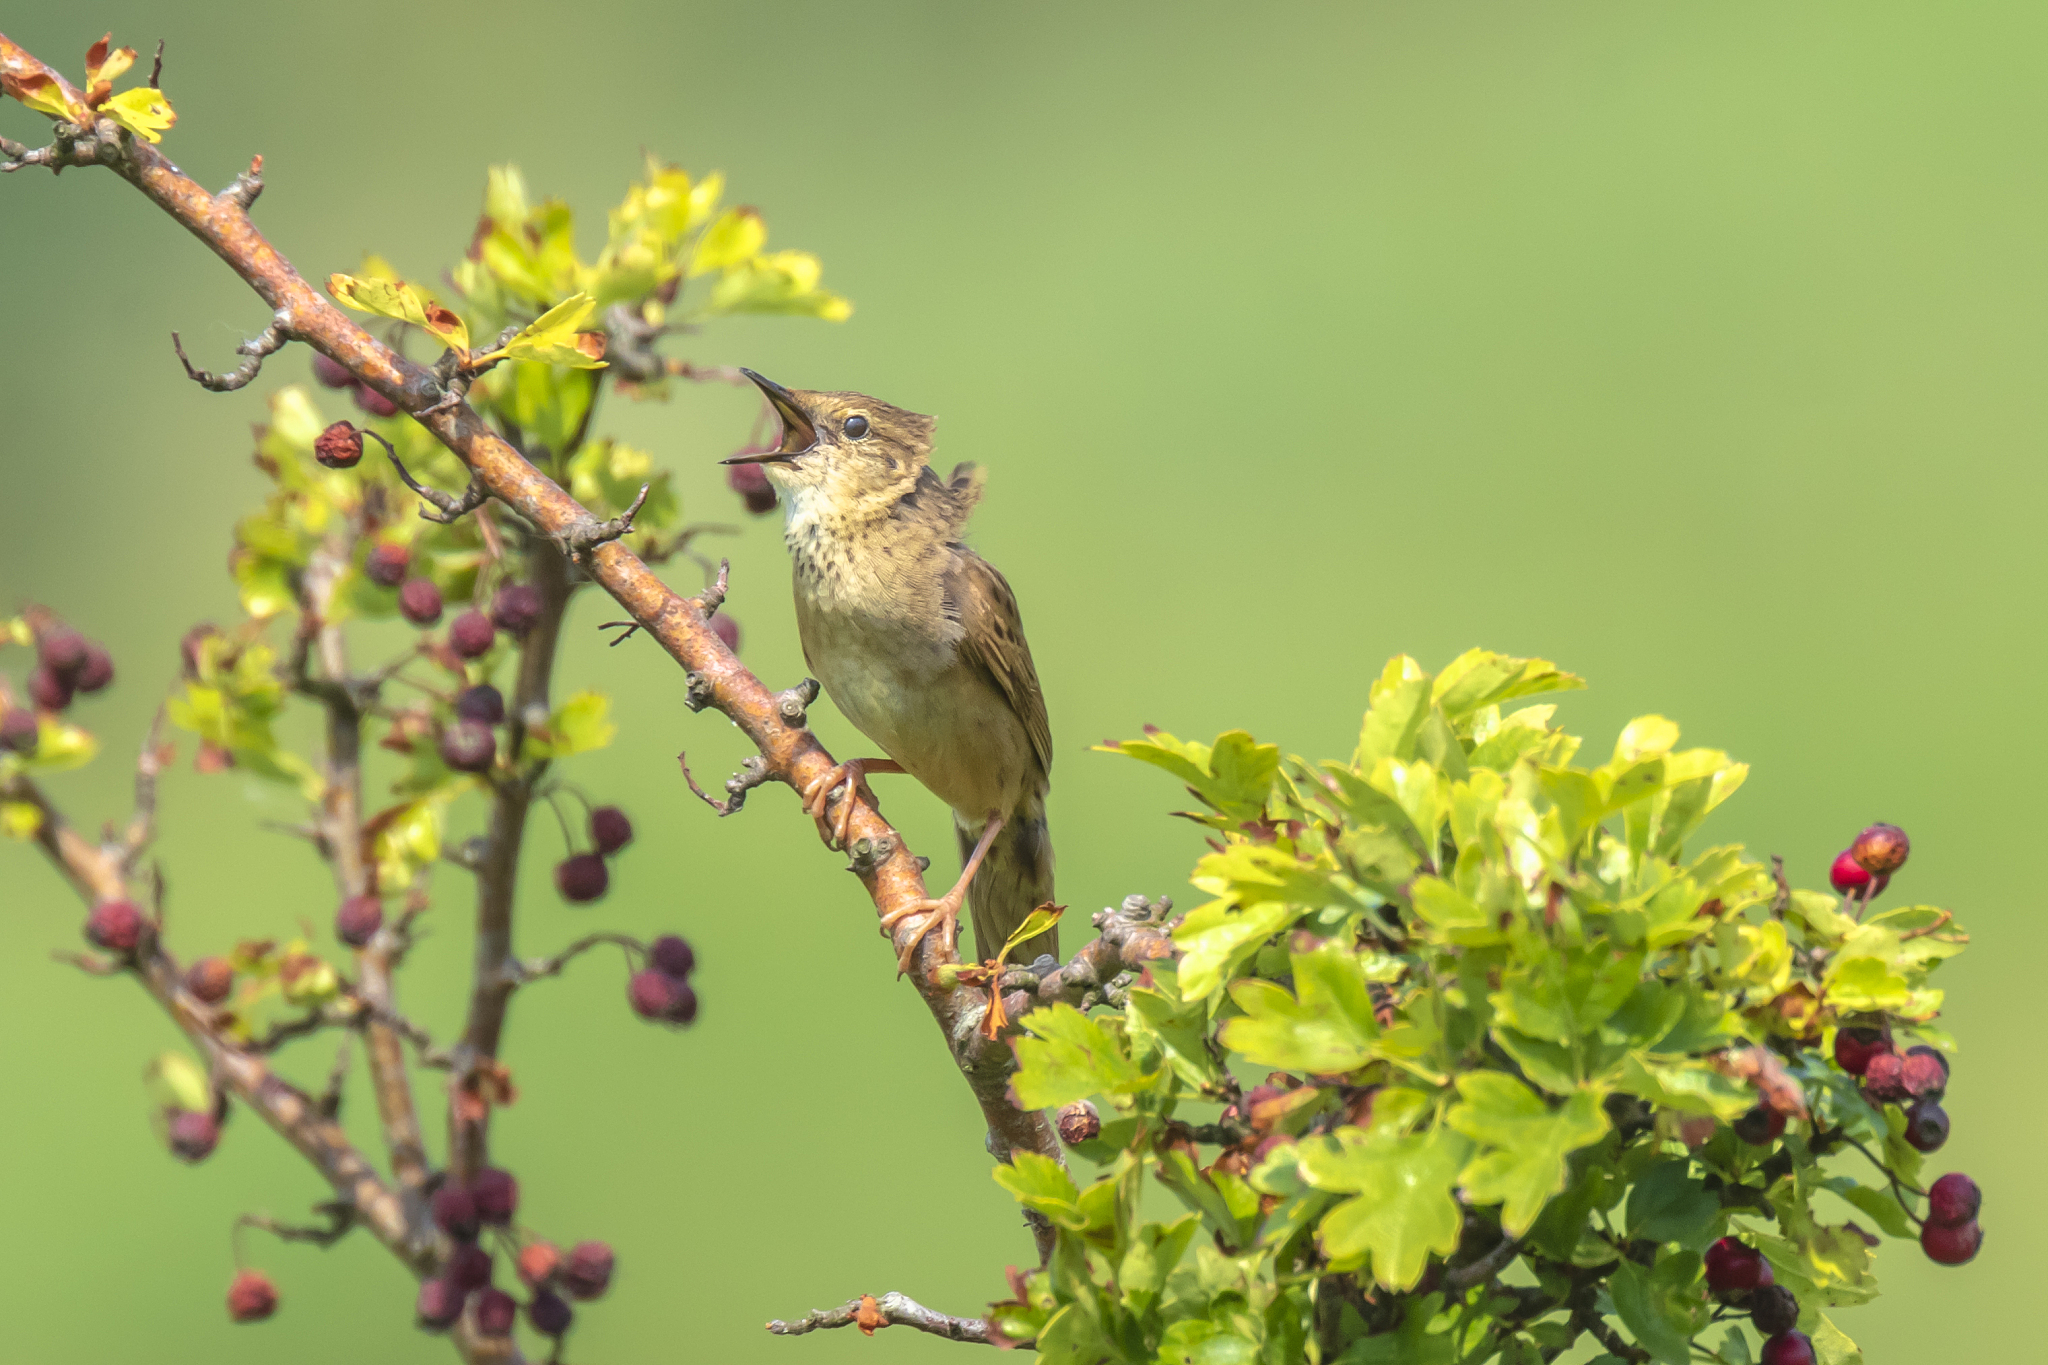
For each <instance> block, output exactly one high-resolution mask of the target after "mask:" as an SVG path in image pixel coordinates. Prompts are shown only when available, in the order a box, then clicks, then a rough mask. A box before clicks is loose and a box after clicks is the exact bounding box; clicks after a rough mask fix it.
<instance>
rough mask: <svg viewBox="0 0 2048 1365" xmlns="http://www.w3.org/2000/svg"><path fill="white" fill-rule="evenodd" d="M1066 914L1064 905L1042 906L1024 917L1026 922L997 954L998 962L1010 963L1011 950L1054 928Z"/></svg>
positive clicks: (1018, 927)
mask: <svg viewBox="0 0 2048 1365" xmlns="http://www.w3.org/2000/svg"><path fill="white" fill-rule="evenodd" d="M1066 913H1067V907H1066V906H1064V905H1041V906H1039V907H1038V908H1037V909H1036V910H1033V911H1032V912H1031V913H1030V914H1028V915H1026V916H1025V917H1024V922H1023V923H1022V924H1020V925H1018V926H1017V927H1016V929H1015V930H1013V931H1012V932H1011V934H1010V937H1009V938H1008V939H1007V940H1005V941H1004V943H1003V950H1002V951H1001V952H1000V953H997V954H996V961H998V962H1007V961H1009V958H1010V950H1011V949H1013V948H1015V947H1016V946H1017V945H1018V944H1020V943H1022V942H1024V941H1025V940H1026V939H1030V938H1035V937H1037V936H1038V935H1040V934H1042V933H1044V932H1045V931H1046V930H1048V929H1050V928H1052V927H1053V926H1054V925H1055V924H1058V923H1059V922H1060V916H1062V915H1064V914H1066Z"/></svg>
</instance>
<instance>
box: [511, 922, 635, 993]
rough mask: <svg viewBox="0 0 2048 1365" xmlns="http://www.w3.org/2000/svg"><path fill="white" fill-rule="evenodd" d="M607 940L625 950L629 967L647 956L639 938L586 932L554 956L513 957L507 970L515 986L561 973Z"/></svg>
mask: <svg viewBox="0 0 2048 1365" xmlns="http://www.w3.org/2000/svg"><path fill="white" fill-rule="evenodd" d="M607 943H609V944H612V945H613V946H615V947H617V948H619V949H621V950H623V951H624V953H625V954H626V964H627V965H628V966H635V965H637V964H638V963H639V961H640V959H641V958H643V957H645V956H646V955H647V945H646V944H644V943H642V942H641V941H640V940H639V939H637V938H629V937H627V936H626V935H625V934H586V935H584V936H583V937H582V938H579V939H577V940H576V941H575V942H574V943H572V944H570V945H569V946H568V947H566V948H564V949H562V951H561V952H559V953H556V954H555V955H554V956H553V957H529V958H514V959H512V961H511V962H509V963H507V964H506V968H505V969H506V971H508V972H509V973H510V974H511V977H512V984H513V985H515V986H524V985H526V984H527V983H529V982H533V981H539V980H540V979H542V978H543V977H549V976H559V975H561V972H562V969H563V968H564V967H566V966H568V965H569V963H570V962H572V961H574V960H575V959H576V958H578V957H581V956H582V955H583V954H585V953H587V952H589V951H590V950H591V949H592V948H597V947H602V946H603V945H605V944H607Z"/></svg>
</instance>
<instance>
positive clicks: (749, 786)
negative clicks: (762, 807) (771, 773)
mask: <svg viewBox="0 0 2048 1365" xmlns="http://www.w3.org/2000/svg"><path fill="white" fill-rule="evenodd" d="M676 763H677V765H678V766H680V767H681V768H682V770H683V781H685V782H687V783H689V784H690V790H691V791H693V792H695V793H696V794H697V799H698V800H700V801H702V802H703V803H704V804H705V805H707V806H709V807H711V809H713V810H715V811H717V812H718V813H719V814H720V815H734V814H737V813H738V811H739V809H740V808H741V807H742V806H744V805H746V804H747V793H748V792H750V791H752V790H753V789H754V788H756V787H758V786H760V785H761V784H762V783H763V782H766V781H767V780H768V764H767V762H766V761H765V760H763V759H762V757H761V756H760V755H759V754H749V755H748V756H747V757H746V758H745V759H743V760H742V761H741V763H740V770H739V771H738V772H736V773H734V774H733V775H732V776H731V777H728V778H727V779H725V800H723V801H717V800H713V799H712V797H711V796H710V795H709V794H708V793H707V792H706V791H705V790H704V789H703V788H702V787H700V786H698V785H697V779H696V778H694V777H692V776H690V765H689V762H688V761H687V760H686V758H685V757H684V755H682V754H677V755H676Z"/></svg>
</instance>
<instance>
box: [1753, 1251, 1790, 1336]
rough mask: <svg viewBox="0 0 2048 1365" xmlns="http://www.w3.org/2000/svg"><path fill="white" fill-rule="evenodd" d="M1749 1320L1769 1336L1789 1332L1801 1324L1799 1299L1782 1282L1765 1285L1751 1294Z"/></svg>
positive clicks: (1760, 1331)
mask: <svg viewBox="0 0 2048 1365" xmlns="http://www.w3.org/2000/svg"><path fill="white" fill-rule="evenodd" d="M1766 1264H1768V1262H1766ZM1749 1320H1750V1321H1751V1322H1753V1323H1755V1324H1756V1330H1757V1331H1758V1332H1759V1333H1760V1334H1762V1335H1764V1336H1767V1337H1770V1336H1776V1335H1777V1334H1778V1333H1780V1332H1789V1331H1791V1330H1792V1329H1793V1328H1795V1327H1797V1326H1798V1325H1799V1300H1798V1299H1797V1298H1795V1297H1793V1294H1792V1291H1791V1290H1789V1289H1787V1288H1785V1286H1783V1285H1781V1284H1771V1285H1765V1286H1763V1287H1762V1288H1760V1289H1758V1290H1757V1291H1756V1293H1754V1294H1752V1295H1751V1296H1750V1299H1749Z"/></svg>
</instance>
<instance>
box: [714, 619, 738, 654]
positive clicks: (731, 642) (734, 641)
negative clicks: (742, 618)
mask: <svg viewBox="0 0 2048 1365" xmlns="http://www.w3.org/2000/svg"><path fill="white" fill-rule="evenodd" d="M711 629H712V631H713V633H714V634H716V635H717V636H718V638H719V639H721V640H723V641H725V647H726V648H727V649H729V650H731V651H732V652H733V653H735V654H737V653H739V652H740V623H739V622H737V621H735V620H733V619H732V618H731V617H730V616H727V615H726V614H725V613H724V612H722V611H719V612H713V613H712V614H711Z"/></svg>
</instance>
